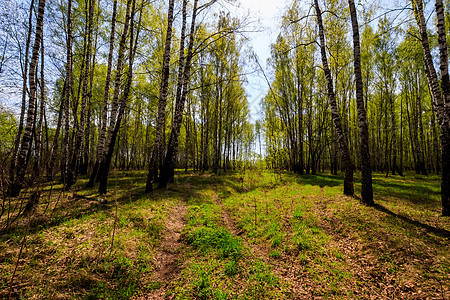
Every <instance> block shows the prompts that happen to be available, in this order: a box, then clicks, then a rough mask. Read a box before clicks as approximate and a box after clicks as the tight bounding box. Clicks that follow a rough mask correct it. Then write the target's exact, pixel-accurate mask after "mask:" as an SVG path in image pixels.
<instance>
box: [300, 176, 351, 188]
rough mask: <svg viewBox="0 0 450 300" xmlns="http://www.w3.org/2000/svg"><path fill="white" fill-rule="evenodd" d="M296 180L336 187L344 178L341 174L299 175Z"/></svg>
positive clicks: (303, 182)
mask: <svg viewBox="0 0 450 300" xmlns="http://www.w3.org/2000/svg"><path fill="white" fill-rule="evenodd" d="M295 180H296V181H297V183H299V184H309V185H318V186H319V187H324V186H328V187H335V186H338V185H342V184H343V180H344V179H343V177H342V176H339V175H297V177H296V178H295Z"/></svg>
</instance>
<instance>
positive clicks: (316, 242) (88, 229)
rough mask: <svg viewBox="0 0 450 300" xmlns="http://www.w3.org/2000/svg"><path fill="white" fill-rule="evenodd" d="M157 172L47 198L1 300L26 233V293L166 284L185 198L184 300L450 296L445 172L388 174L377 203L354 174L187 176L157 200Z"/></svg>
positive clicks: (17, 228)
mask: <svg viewBox="0 0 450 300" xmlns="http://www.w3.org/2000/svg"><path fill="white" fill-rule="evenodd" d="M145 177H146V172H114V173H112V174H111V178H110V181H109V184H110V191H109V193H108V194H107V195H106V196H105V199H106V200H107V203H106V204H100V203H99V201H98V200H97V198H98V196H97V194H96V189H85V188H84V184H85V183H86V179H81V180H79V181H78V183H77V185H76V186H74V192H75V194H76V195H82V196H83V197H84V198H83V197H78V196H75V197H73V195H72V192H71V193H67V192H61V190H60V189H61V187H60V186H57V185H55V186H54V187H53V191H52V196H51V197H49V196H48V194H44V197H43V198H42V199H43V201H42V202H41V206H40V207H39V209H38V211H37V214H36V216H35V217H34V219H32V220H28V219H19V221H18V222H17V224H15V225H14V227H12V228H11V229H10V230H8V231H6V232H4V234H2V236H0V248H1V249H5V250H4V251H3V250H2V251H0V274H2V275H1V276H0V297H3V296H5V295H7V294H8V293H9V282H10V279H11V276H12V273H13V272H14V268H15V264H16V262H17V258H18V255H19V251H20V247H21V243H22V241H23V238H24V235H25V232H26V231H27V237H26V245H25V247H24V250H23V253H22V255H21V260H20V261H19V264H18V269H17V272H16V275H15V279H14V283H15V285H16V286H18V287H20V291H19V289H18V288H16V291H13V296H14V297H20V295H21V296H22V297H23V298H29V297H32V296H35V297H37V298H57V297H59V298H62V299H73V298H80V299H98V298H102V299H128V298H130V297H131V296H132V295H136V294H137V293H144V294H145V293H147V292H151V291H154V290H158V289H160V288H162V287H163V286H165V284H166V283H167V282H161V281H152V275H153V274H154V272H155V269H154V263H153V259H154V257H155V253H156V251H158V249H159V248H158V247H159V245H160V243H161V240H162V239H163V238H164V233H165V224H166V220H167V218H168V214H169V213H170V211H171V209H173V208H174V207H176V206H177V205H179V204H180V203H184V204H185V205H186V206H187V215H186V217H185V227H184V229H183V231H182V242H183V245H182V249H179V251H178V253H180V254H179V256H180V257H179V260H178V262H179V266H178V275H177V276H174V279H173V280H172V281H171V282H170V285H169V289H168V294H170V295H172V296H174V297H175V298H176V299H291V298H295V297H297V298H305V299H306V298H314V297H322V298H345V299H348V298H362V299H364V298H368V297H376V298H412V297H418V298H427V297H429V298H433V297H435V298H439V297H441V298H442V295H444V296H445V297H448V296H450V286H449V284H448V282H450V278H449V273H450V253H449V251H448V247H449V236H448V233H449V231H450V220H449V219H448V218H442V217H440V199H439V197H440V195H439V192H440V187H439V184H440V183H439V178H438V177H437V176H429V177H423V176H415V175H413V174H407V176H405V177H400V176H389V177H388V178H386V177H385V176H384V175H382V174H374V176H373V182H374V198H375V202H376V203H377V205H378V206H376V207H367V206H365V205H362V204H361V203H360V201H359V200H358V199H355V198H351V197H346V196H343V195H342V177H340V176H330V175H326V174H319V175H304V176H297V175H294V174H292V173H288V172H285V173H282V174H281V178H280V176H279V175H277V174H274V173H273V172H270V171H263V170H258V169H247V170H246V171H245V172H242V171H241V172H227V173H225V174H221V175H214V174H204V175H198V174H192V173H184V172H179V173H178V175H177V178H176V183H175V184H172V185H170V186H169V188H168V189H166V190H159V191H156V192H154V193H153V194H152V195H150V196H148V195H146V194H145V193H144V192H143V191H144V186H145ZM359 180H360V178H359V174H357V173H355V190H356V193H357V194H358V193H359V192H360V184H359ZM45 190H46V193H48V192H49V191H50V187H46V188H45ZM58 197H59V200H57V199H58ZM47 205H48V207H49V209H48V210H47V211H46V212H45V214H44V210H45V207H46V206H47ZM228 219H229V220H231V221H232V224H230V223H229V221H226V220H228ZM30 224H33V225H32V226H30ZM27 226H28V227H29V228H28V229H27ZM113 232H114V241H113V234H112V233H113Z"/></svg>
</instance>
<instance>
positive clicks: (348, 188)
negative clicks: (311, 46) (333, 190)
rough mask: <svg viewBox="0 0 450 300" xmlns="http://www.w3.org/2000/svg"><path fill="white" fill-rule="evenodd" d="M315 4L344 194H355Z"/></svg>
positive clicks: (316, 2) (318, 11)
mask: <svg viewBox="0 0 450 300" xmlns="http://www.w3.org/2000/svg"><path fill="white" fill-rule="evenodd" d="M314 6H315V9H316V14H317V24H318V26H319V38H320V54H321V57H322V66H323V71H324V73H325V78H326V80H327V90H328V99H329V101H330V106H331V116H332V118H333V122H334V128H335V131H336V135H337V138H338V144H339V150H340V153H341V158H342V163H343V168H344V172H345V177H344V194H345V195H349V196H351V195H353V194H354V188H353V169H354V168H353V163H352V161H351V158H350V151H349V149H348V142H347V136H346V135H345V132H344V130H343V129H342V121H341V116H340V115H339V111H338V108H337V104H336V96H335V93H334V88H333V79H332V77H331V72H330V68H329V67H328V59H327V53H326V46H325V34H324V30H323V23H322V12H321V10H320V7H319V2H318V1H317V0H314Z"/></svg>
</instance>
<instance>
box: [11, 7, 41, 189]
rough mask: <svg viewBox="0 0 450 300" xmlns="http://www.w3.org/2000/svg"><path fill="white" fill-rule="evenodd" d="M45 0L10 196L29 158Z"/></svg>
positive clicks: (38, 21)
mask: <svg viewBox="0 0 450 300" xmlns="http://www.w3.org/2000/svg"><path fill="white" fill-rule="evenodd" d="M44 12H45V0H39V6H38V14H37V17H36V33H35V36H34V45H33V51H32V56H31V61H30V71H29V82H30V99H29V103H28V110H27V120H26V126H25V129H24V133H23V136H22V142H21V147H20V152H19V154H18V157H17V165H16V170H15V175H16V176H15V178H12V182H11V183H10V186H9V190H8V194H9V195H10V196H11V197H15V196H18V195H19V193H20V191H21V189H22V187H23V184H24V179H25V171H26V169H27V166H28V162H29V159H30V152H31V146H32V143H33V131H34V128H35V122H36V102H37V84H36V71H37V64H38V61H39V50H40V47H41V43H42V35H43V27H44Z"/></svg>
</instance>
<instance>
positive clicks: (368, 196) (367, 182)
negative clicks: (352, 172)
mask: <svg viewBox="0 0 450 300" xmlns="http://www.w3.org/2000/svg"><path fill="white" fill-rule="evenodd" d="M348 5H349V8H350V16H351V19H352V31H353V59H354V61H353V64H354V72H355V86H356V105H357V111H358V125H359V134H360V139H361V142H360V155H361V198H362V201H363V202H364V203H365V204H367V205H373V204H374V201H373V189H372V166H371V163H370V159H371V157H370V144H369V143H370V142H369V126H368V123H367V113H366V108H365V103H364V90H363V80H362V74H361V50H360V49H361V46H360V40H359V26H358V18H357V14H356V7H355V2H354V1H353V0H348Z"/></svg>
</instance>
